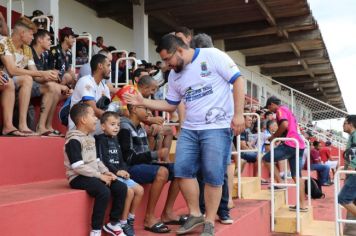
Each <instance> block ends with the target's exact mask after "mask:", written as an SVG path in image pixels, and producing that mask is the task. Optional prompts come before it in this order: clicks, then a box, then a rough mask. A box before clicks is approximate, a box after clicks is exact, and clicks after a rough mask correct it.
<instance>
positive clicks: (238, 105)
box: [125, 34, 244, 236]
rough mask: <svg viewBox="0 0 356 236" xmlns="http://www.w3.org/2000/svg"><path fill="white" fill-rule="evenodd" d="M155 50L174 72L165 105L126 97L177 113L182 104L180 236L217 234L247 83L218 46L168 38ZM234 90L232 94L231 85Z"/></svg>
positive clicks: (176, 167)
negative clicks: (183, 216)
mask: <svg viewBox="0 0 356 236" xmlns="http://www.w3.org/2000/svg"><path fill="white" fill-rule="evenodd" d="M156 51H157V52H158V53H159V54H160V56H161V58H162V61H164V62H165V63H166V64H167V65H168V66H169V67H170V68H171V69H173V70H171V71H170V74H169V78H168V93H167V96H166V100H165V101H159V100H149V99H143V97H142V96H140V95H139V94H138V95H130V94H125V99H126V100H127V101H128V103H131V104H133V105H144V106H146V107H148V108H149V109H152V110H162V111H163V110H164V111H175V110H176V108H177V106H178V104H179V103H180V102H181V101H183V102H184V105H185V111H186V116H185V120H184V123H183V125H182V130H181V133H180V136H179V139H178V142H177V151H176V163H175V165H174V173H175V177H176V178H178V179H179V187H180V189H181V192H182V193H183V196H184V198H185V200H186V202H187V205H188V208H189V211H190V216H189V217H188V220H187V221H186V223H185V224H184V225H182V227H180V228H179V229H178V230H177V234H185V233H188V232H190V231H191V230H192V229H194V228H195V227H197V226H199V225H202V224H204V230H203V233H202V234H201V235H202V236H210V235H214V221H215V216H216V213H217V210H218V206H219V202H220V200H221V191H222V190H221V189H222V188H221V186H222V185H223V180H224V173H225V171H226V169H225V168H226V163H227V158H230V156H231V128H232V130H233V132H234V134H235V135H238V134H240V133H241V132H242V131H243V129H244V118H243V103H244V80H243V79H242V77H241V74H240V71H239V69H238V67H237V65H236V64H235V62H234V61H233V60H232V59H231V58H230V57H229V56H228V55H227V54H225V53H224V52H222V51H220V50H219V49H216V48H196V49H192V48H189V47H188V46H187V45H186V44H185V43H184V42H183V41H182V40H181V39H180V38H178V37H177V36H175V35H170V34H169V35H165V36H164V37H163V38H162V39H161V41H160V42H159V44H158V47H157V49H156ZM231 85H232V86H233V92H231V87H230V86H231ZM198 169H200V170H201V171H202V177H203V182H204V183H205V188H204V195H205V206H206V219H204V216H203V215H202V214H201V212H200V209H199V187H198V183H197V180H196V174H197V171H198Z"/></svg>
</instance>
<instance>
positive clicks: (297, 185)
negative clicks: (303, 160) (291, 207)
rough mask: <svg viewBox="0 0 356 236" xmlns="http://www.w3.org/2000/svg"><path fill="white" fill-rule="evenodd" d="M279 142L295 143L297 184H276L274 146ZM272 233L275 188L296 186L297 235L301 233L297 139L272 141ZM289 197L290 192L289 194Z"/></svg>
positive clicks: (272, 227) (272, 228) (272, 229)
mask: <svg viewBox="0 0 356 236" xmlns="http://www.w3.org/2000/svg"><path fill="white" fill-rule="evenodd" d="M277 141H292V142H294V143H295V159H296V172H297V173H296V181H295V184H289V183H274V168H275V164H274V146H275V142H277ZM270 172H271V231H274V218H275V213H274V200H275V194H274V187H275V186H285V187H289V186H295V187H296V201H297V203H296V212H297V215H296V218H297V233H299V232H300V198H299V193H300V183H299V181H300V176H299V143H298V141H297V140H296V139H295V138H275V139H273V140H272V141H271V171H270ZM287 195H288V192H287Z"/></svg>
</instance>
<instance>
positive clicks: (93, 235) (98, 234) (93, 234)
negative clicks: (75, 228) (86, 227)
mask: <svg viewBox="0 0 356 236" xmlns="http://www.w3.org/2000/svg"><path fill="white" fill-rule="evenodd" d="M89 236H101V230H92V231H90V235H89Z"/></svg>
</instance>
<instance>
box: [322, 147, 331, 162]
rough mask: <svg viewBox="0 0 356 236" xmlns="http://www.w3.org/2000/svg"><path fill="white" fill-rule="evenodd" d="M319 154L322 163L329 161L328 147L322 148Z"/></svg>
mask: <svg viewBox="0 0 356 236" xmlns="http://www.w3.org/2000/svg"><path fill="white" fill-rule="evenodd" d="M319 153H320V158H321V161H322V162H326V161H328V160H329V157H330V148H328V147H322V148H321V149H320V151H319Z"/></svg>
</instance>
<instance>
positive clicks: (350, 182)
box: [337, 175, 356, 205]
mask: <svg viewBox="0 0 356 236" xmlns="http://www.w3.org/2000/svg"><path fill="white" fill-rule="evenodd" d="M337 200H338V202H339V204H341V205H344V204H350V203H352V202H354V201H355V200H356V175H348V176H347V177H346V180H345V184H344V186H343V187H342V189H341V191H340V193H339V196H338V198H337Z"/></svg>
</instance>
